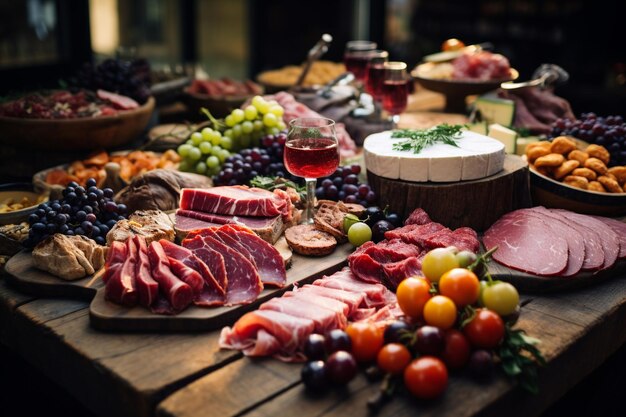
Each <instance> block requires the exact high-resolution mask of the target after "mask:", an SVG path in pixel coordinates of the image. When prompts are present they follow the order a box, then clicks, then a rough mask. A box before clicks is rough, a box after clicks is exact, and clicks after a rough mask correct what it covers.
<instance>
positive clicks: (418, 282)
mask: <svg viewBox="0 0 626 417" xmlns="http://www.w3.org/2000/svg"><path fill="white" fill-rule="evenodd" d="M396 296H397V297H398V306H400V309H401V310H402V312H403V313H404V314H406V315H407V316H408V317H411V318H412V319H419V318H420V317H422V312H423V311H424V304H426V301H428V300H430V299H431V298H432V294H431V293H430V281H428V279H426V278H425V277H408V278H406V279H404V280H402V282H400V284H399V285H398V288H396Z"/></svg>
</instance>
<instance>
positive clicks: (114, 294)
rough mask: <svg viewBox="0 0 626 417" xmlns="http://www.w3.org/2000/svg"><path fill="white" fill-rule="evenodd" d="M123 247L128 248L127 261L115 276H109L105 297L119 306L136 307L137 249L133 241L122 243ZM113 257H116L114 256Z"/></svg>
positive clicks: (114, 273) (115, 271)
mask: <svg viewBox="0 0 626 417" xmlns="http://www.w3.org/2000/svg"><path fill="white" fill-rule="evenodd" d="M122 245H124V246H125V247H126V250H125V251H124V252H126V254H127V256H126V259H125V260H124V262H123V263H122V264H121V266H119V267H118V268H115V270H114V272H113V274H112V275H110V276H109V279H108V280H107V283H106V287H105V289H104V296H105V298H106V299H107V300H111V301H114V302H116V303H118V304H121V305H125V306H134V305H136V304H137V301H138V299H139V295H138V293H137V284H136V282H135V269H136V265H137V248H136V247H135V243H134V242H133V240H132V239H128V240H127V241H126V243H125V244H124V243H122ZM120 251H121V250H120ZM118 255H119V253H118ZM112 256H116V255H115V254H114V255H112ZM110 264H111V263H109V265H110ZM118 265H119V263H118Z"/></svg>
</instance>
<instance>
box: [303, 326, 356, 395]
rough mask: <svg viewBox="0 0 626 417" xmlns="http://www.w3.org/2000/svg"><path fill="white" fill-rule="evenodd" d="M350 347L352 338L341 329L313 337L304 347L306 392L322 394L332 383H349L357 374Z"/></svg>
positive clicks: (314, 334)
mask: <svg viewBox="0 0 626 417" xmlns="http://www.w3.org/2000/svg"><path fill="white" fill-rule="evenodd" d="M351 346H352V342H351V340H350V336H349V335H348V334H347V333H346V332H345V331H343V330H340V329H334V330H331V331H330V332H328V333H327V334H326V335H321V334H318V333H313V334H310V335H309V336H308V337H307V339H306V340H305V343H304V348H303V350H304V352H303V353H304V354H305V356H306V358H307V362H306V363H305V364H304V366H303V367H302V369H301V376H302V382H303V383H304V386H305V387H306V389H307V390H310V391H312V392H322V391H325V390H326V389H328V388H329V383H332V384H336V385H346V384H347V383H348V382H350V381H351V380H352V379H353V378H354V377H355V376H356V374H357V371H358V366H357V361H356V359H355V358H354V356H353V355H352V353H351V352H350V350H351Z"/></svg>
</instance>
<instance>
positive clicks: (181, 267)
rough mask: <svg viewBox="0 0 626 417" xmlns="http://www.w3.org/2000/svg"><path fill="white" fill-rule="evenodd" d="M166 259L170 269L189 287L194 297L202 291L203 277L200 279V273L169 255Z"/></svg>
mask: <svg viewBox="0 0 626 417" xmlns="http://www.w3.org/2000/svg"><path fill="white" fill-rule="evenodd" d="M167 260H168V262H169V263H170V269H171V270H172V272H173V273H174V275H176V276H177V277H178V279H180V280H181V281H183V282H184V283H185V284H187V285H189V286H190V287H191V289H192V290H193V294H194V297H195V296H196V295H198V294H200V293H201V292H202V287H204V279H202V275H200V273H199V272H197V271H195V270H193V269H191V268H190V267H188V266H187V265H185V264H184V263H182V262H181V261H179V260H178V259H176V258H172V257H171V256H168V257H167Z"/></svg>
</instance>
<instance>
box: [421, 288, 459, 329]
mask: <svg viewBox="0 0 626 417" xmlns="http://www.w3.org/2000/svg"><path fill="white" fill-rule="evenodd" d="M456 316H457V310H456V306H455V305H454V301H452V300H451V299H450V298H448V297H446V296H445V295H436V296H434V297H433V298H431V299H430V300H428V301H427V302H426V304H425V305H424V321H426V323H428V324H430V325H431V326H436V327H439V328H440V329H443V330H445V329H449V328H450V327H452V326H453V325H454V322H455V321H456Z"/></svg>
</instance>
